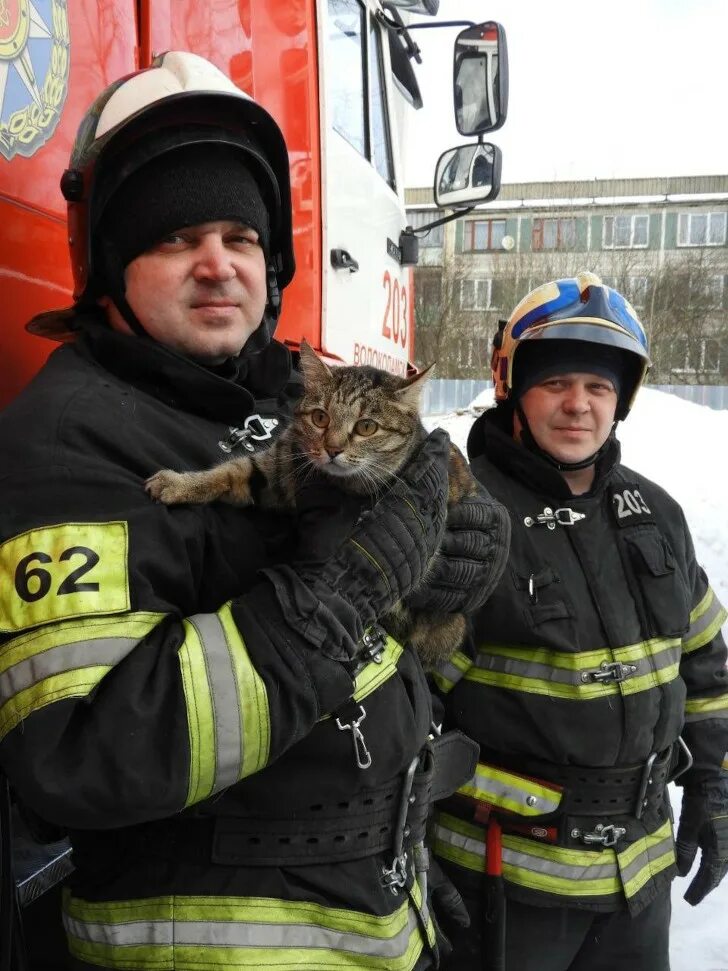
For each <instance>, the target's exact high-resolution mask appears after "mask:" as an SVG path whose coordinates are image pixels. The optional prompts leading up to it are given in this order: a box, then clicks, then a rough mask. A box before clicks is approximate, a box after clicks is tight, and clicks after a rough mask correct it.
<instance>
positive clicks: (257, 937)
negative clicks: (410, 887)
mask: <svg viewBox="0 0 728 971" xmlns="http://www.w3.org/2000/svg"><path fill="white" fill-rule="evenodd" d="M64 924H65V927H66V932H67V933H68V935H69V936H71V937H75V938H76V939H77V940H79V941H86V942H88V943H90V944H106V945H117V946H121V947H133V946H145V945H146V946H150V945H160V946H166V947H169V946H175V947H177V946H179V947H183V946H184V947H241V948H245V947H251V948H271V949H272V948H280V949H284V948H285V949H295V948H306V949H309V948H310V949H313V948H318V949H321V950H328V951H348V952H351V953H352V954H360V955H364V956H367V957H382V958H398V957H401V956H402V955H403V954H404V953H405V952H406V951H407V948H408V947H409V942H410V938H411V936H412V933H413V932H414V931H415V929H416V928H417V915H416V914H415V912H414V910H413V909H412V908H410V909H409V912H408V915H407V924H406V925H405V926H404V927H403V928H402V929H401V930H400V931H399V933H398V934H396V935H395V936H394V937H390V938H380V937H367V936H366V935H365V934H354V933H348V932H345V931H337V930H329V929H327V928H325V927H319V926H316V925H314V924H288V923H285V924H280V923H278V924H276V923H268V922H266V923H253V922H247V921H244V920H237V921H223V920H209V921H207V920H205V921H197V920H191V921H187V920H177V921H173V920H149V921H144V920H136V921H129V922H125V923H119V924H102V923H95V922H86V921H79V920H76V919H75V918H72V917H69V916H68V915H65V916H64Z"/></svg>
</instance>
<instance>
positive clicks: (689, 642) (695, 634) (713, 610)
mask: <svg viewBox="0 0 728 971" xmlns="http://www.w3.org/2000/svg"><path fill="white" fill-rule="evenodd" d="M726 617H728V612H727V611H726V610H725V608H724V607H723V605H722V604H721V602H720V600H718V598H717V597H716V595H715V592H714V590H713V588H712V587H708V589H707V590H706V591H705V596H704V597H703V599H702V600H701V601H700V603H699V604H698V605H697V607H695V608H693V610H692V611H691V612H690V628H689V630H688V632H687V634H685V636H684V637H683V650H684V651H685V652H686V653H689V652H690V651H697V650H698V649H699V648H701V647H704V646H705V645H706V644H709V643H710V642H711V641H712V640H713V638H714V637H715V635H716V634H717V633H718V631H719V630H720V629H721V627H722V626H723V624H724V623H725V620H726Z"/></svg>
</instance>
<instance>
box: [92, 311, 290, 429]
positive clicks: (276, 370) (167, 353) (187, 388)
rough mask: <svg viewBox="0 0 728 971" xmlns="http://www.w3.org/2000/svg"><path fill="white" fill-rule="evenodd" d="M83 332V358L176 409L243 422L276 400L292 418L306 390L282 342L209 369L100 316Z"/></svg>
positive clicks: (93, 316) (273, 405) (272, 343)
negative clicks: (267, 401)
mask: <svg viewBox="0 0 728 971" xmlns="http://www.w3.org/2000/svg"><path fill="white" fill-rule="evenodd" d="M80 331H81V332H80V336H79V337H78V340H77V341H76V347H77V349H78V352H79V353H80V354H81V355H82V356H84V357H87V358H91V359H93V360H95V361H97V362H98V363H100V364H101V365H102V366H103V367H104V368H106V369H107V370H108V371H110V372H111V373H112V374H114V375H116V377H118V378H121V379H122V380H124V381H128V382H129V384H132V385H134V387H136V388H139V389H140V390H142V391H145V392H147V393H148V394H151V395H152V396H153V397H154V398H156V399H157V400H159V401H162V402H164V403H165V404H167V405H169V406H170V407H173V408H179V409H182V410H184V411H187V412H189V413H191V414H196V415H200V416H202V417H205V418H209V419H212V420H220V421H225V422H227V421H228V420H230V419H231V418H234V419H235V421H240V420H241V419H243V418H245V417H247V416H248V415H250V414H252V413H253V412H254V411H256V410H257V408H258V407H259V404H256V399H260V398H264V399H265V398H267V399H273V401H272V402H270V405H271V406H272V407H275V408H276V410H278V411H281V412H283V413H284V414H286V413H288V414H290V413H291V412H292V409H293V404H294V402H295V400H296V399H297V398H298V397H300V393H301V391H302V381H301V378H300V375H299V374H298V373H297V372H295V371H293V369H292V362H291V353H290V351H289V350H288V348H287V347H286V346H285V345H284V344H281V343H279V342H278V341H271V343H270V344H268V345H266V346H265V347H264V348H263V349H262V350H261V351H258V352H257V353H254V354H248V355H246V354H245V350H243V353H242V354H241V355H240V356H239V357H237V358H233V359H231V360H229V361H226V362H225V364H223V365H222V366H220V367H216V368H208V367H204V366H203V365H201V364H197V363H196V362H194V361H191V360H190V359H189V358H186V357H183V356H182V355H181V354H178V353H177V352H176V351H173V350H170V349H169V348H168V347H164V345H162V344H159V343H157V342H156V341H153V340H151V339H150V338H147V337H132V336H128V335H126V334H119V333H117V332H116V331H113V330H111V328H110V327H109V326H108V325H107V324H106V323H105V322H104V320H103V318H101V317H99V316H98V315H96V314H93V315H88V316H86V317H85V318H84V319H83V321H81V328H80Z"/></svg>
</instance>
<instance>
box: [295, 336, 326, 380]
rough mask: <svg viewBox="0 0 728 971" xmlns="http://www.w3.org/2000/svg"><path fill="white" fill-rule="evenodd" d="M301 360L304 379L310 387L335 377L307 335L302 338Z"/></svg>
mask: <svg viewBox="0 0 728 971" xmlns="http://www.w3.org/2000/svg"><path fill="white" fill-rule="evenodd" d="M300 360H301V371H302V372H303V379H304V381H305V382H306V384H307V385H308V386H309V387H310V386H312V385H315V384H321V383H322V382H323V381H329V380H330V379H331V378H332V377H333V375H332V374H331V369H330V368H329V367H328V365H326V364H324V362H323V361H322V360H321V358H320V357H319V356H318V354H317V353H316V351H315V350H314V349H313V348H312V347H311V345H310V344H309V342H308V341H307V340H306V338H305V337H304V338H303V339H302V340H301V349H300Z"/></svg>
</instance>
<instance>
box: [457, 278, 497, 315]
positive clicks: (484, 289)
mask: <svg viewBox="0 0 728 971" xmlns="http://www.w3.org/2000/svg"><path fill="white" fill-rule="evenodd" d="M491 286H492V281H491V280H461V281H460V309H461V310H488V308H489V307H490V305H491V304H490V294H491Z"/></svg>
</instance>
